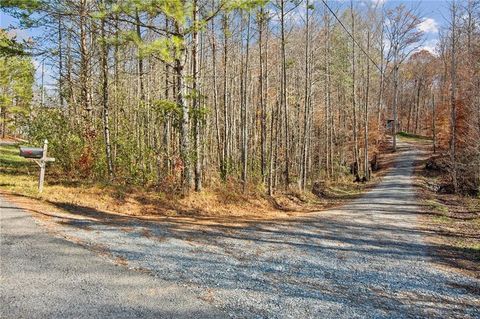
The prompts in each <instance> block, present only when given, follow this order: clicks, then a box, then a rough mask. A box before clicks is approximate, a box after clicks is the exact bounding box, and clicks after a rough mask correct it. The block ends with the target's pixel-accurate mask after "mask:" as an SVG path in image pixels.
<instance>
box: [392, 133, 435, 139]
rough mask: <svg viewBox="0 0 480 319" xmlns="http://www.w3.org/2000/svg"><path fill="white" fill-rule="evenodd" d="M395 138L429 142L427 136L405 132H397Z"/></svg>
mask: <svg viewBox="0 0 480 319" xmlns="http://www.w3.org/2000/svg"><path fill="white" fill-rule="evenodd" d="M397 136H399V137H403V138H406V139H413V140H431V138H430V137H428V136H422V135H416V134H411V133H407V132H398V133H397Z"/></svg>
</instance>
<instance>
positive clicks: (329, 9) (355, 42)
mask: <svg viewBox="0 0 480 319" xmlns="http://www.w3.org/2000/svg"><path fill="white" fill-rule="evenodd" d="M322 2H323V4H324V5H325V6H326V7H327V9H328V11H330V12H331V13H332V14H333V16H334V17H335V19H336V20H337V21H338V23H340V25H341V26H342V28H343V30H345V32H346V33H347V34H348V36H349V37H350V38H352V40H353V42H354V44H356V45H357V47H359V48H360V50H362V52H363V53H364V54H365V55H366V56H367V57H368V59H369V60H370V61H371V62H372V63H373V65H375V67H376V68H377V69H378V71H380V73H382V69H380V68H379V67H378V65H377V63H375V61H374V60H373V59H372V57H371V56H370V55H369V54H368V53H367V52H366V51H365V50H364V49H363V47H362V46H361V45H360V44H358V42H357V40H355V37H354V36H353V35H352V34H351V33H350V31H348V29H347V28H346V27H345V25H344V24H343V22H342V21H341V20H340V19H339V18H338V17H337V15H336V14H335V12H334V11H333V10H332V9H331V8H330V6H329V5H328V4H327V2H326V1H325V0H322Z"/></svg>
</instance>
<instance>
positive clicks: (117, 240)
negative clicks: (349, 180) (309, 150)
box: [1, 144, 480, 318]
mask: <svg viewBox="0 0 480 319" xmlns="http://www.w3.org/2000/svg"><path fill="white" fill-rule="evenodd" d="M400 146H401V147H400V149H401V153H400V155H399V156H398V159H397V160H396V162H395V165H394V167H393V168H392V169H391V170H390V171H389V173H388V174H387V175H386V176H385V177H384V179H383V180H382V182H381V183H380V184H379V185H378V186H377V187H375V188H374V189H373V190H371V191H370V192H368V193H367V194H365V195H364V196H363V197H361V198H359V199H357V200H355V201H353V202H351V203H350V204H348V205H346V206H343V207H341V208H338V209H335V210H329V211H323V212H318V213H312V214H309V215H308V216H307V217H303V218H295V219H293V218H292V219H285V220H279V221H275V222H257V223H248V224H243V225H237V226H233V225H230V226H225V225H218V224H215V223H214V222H213V221H209V220H207V219H205V220H193V219H183V220H178V219H170V220H165V221H163V222H161V223H159V222H151V221H150V222H149V221H142V220H132V219H125V218H120V217H116V216H115V215H109V214H104V216H102V218H100V219H99V218H98V216H99V215H100V214H101V213H100V212H97V214H88V213H83V214H82V218H81V219H79V218H73V219H72V216H65V217H63V218H62V217H56V218H53V219H50V220H45V219H38V220H37V223H39V224H42V225H43V226H46V227H49V228H50V229H52V228H53V229H55V231H56V232H57V235H56V236H57V239H52V238H50V237H48V235H47V234H44V233H42V235H41V240H40V239H39V240H29V238H30V237H31V236H33V235H32V234H29V233H27V234H25V231H24V230H22V227H23V226H22V225H21V224H19V223H23V222H22V220H24V219H26V217H25V216H24V214H23V213H22V215H21V216H22V217H17V216H16V215H15V213H13V212H12V213H8V212H9V210H7V211H6V212H7V214H5V213H4V212H3V210H2V218H3V219H6V217H8V218H10V219H12V218H13V220H11V221H4V222H2V223H5V224H6V225H9V224H7V223H17V227H19V230H18V231H16V232H13V230H8V229H7V230H6V229H5V228H7V227H6V226H5V225H4V226H3V229H2V236H3V237H5V236H6V237H7V239H2V281H3V282H5V281H6V282H7V284H8V288H3V287H4V284H2V288H1V289H2V290H1V292H2V300H6V301H8V303H7V306H4V305H5V303H4V302H3V301H2V305H3V306H2V311H3V312H5V311H15V310H16V309H18V307H21V306H22V305H24V303H23V304H22V303H21V302H22V298H23V297H22V296H25V295H26V293H24V290H25V289H26V290H27V292H28V295H27V296H28V298H33V297H34V296H38V294H43V293H44V291H45V290H49V291H50V290H51V291H57V289H58V288H57V287H58V286H59V284H58V283H57V282H55V280H60V282H65V280H66V279H64V278H65V277H64V276H66V275H67V276H70V278H77V277H76V276H79V277H78V278H82V277H87V278H88V276H93V277H92V280H93V279H98V280H99V281H98V282H97V281H94V282H92V284H91V286H90V287H91V288H92V290H91V292H92V293H93V292H94V291H97V290H99V291H106V288H104V287H103V285H107V282H105V281H102V280H100V278H102V277H103V276H108V278H110V279H109V281H110V280H111V281H112V283H111V284H110V283H108V285H109V286H108V287H109V288H110V289H115V288H114V287H112V286H116V287H117V288H116V289H118V285H119V283H118V281H119V280H120V279H118V276H120V277H121V278H125V277H127V278H130V277H128V276H132V277H131V278H132V281H129V282H128V283H127V285H128V291H129V292H130V289H133V291H134V292H137V293H138V294H140V293H141V292H142V291H145V290H148V289H155V287H157V285H158V283H160V285H167V286H168V285H170V286H173V287H174V288H172V289H173V290H174V291H176V292H178V293H180V290H179V288H178V287H179V286H180V287H186V288H187V290H188V293H185V295H183V290H181V293H182V295H180V296H178V295H176V296H178V297H179V298H181V300H183V301H182V303H180V302H179V301H177V300H176V299H175V298H176V297H175V298H170V299H169V300H170V301H169V302H168V301H167V302H166V303H167V304H168V305H167V306H166V307H167V309H170V311H172V312H173V311H175V309H176V308H175V302H177V305H180V304H182V306H181V307H179V308H178V309H176V310H177V311H178V310H181V313H182V314H187V313H189V311H192V312H191V313H190V314H191V317H197V318H198V317H204V315H203V314H200V315H198V314H195V313H194V312H193V311H199V310H198V309H199V308H197V306H198V305H200V304H199V303H198V299H196V298H195V297H193V296H196V297H197V298H200V300H201V301H204V302H205V303H206V304H208V305H209V306H208V307H205V308H202V309H203V310H205V316H206V314H210V312H211V311H213V310H211V309H221V310H222V311H224V312H225V313H226V314H228V316H230V317H233V318H426V317H428V318H480V281H479V280H477V279H473V278H471V277H467V276H465V275H462V274H459V273H456V272H451V271H448V270H446V269H443V268H438V267H437V266H434V264H433V263H432V262H431V259H430V257H429V255H428V251H429V250H430V248H431V247H430V246H429V245H428V244H427V243H426V241H425V236H428V235H430V234H427V233H425V232H424V231H421V230H419V229H418V228H417V218H418V217H419V214H418V213H417V212H418V211H419V207H418V203H417V201H416V198H415V189H414V186H413V178H412V173H413V168H412V163H413V161H414V160H415V159H416V158H417V156H418V155H419V153H418V152H417V151H416V150H414V149H412V148H411V147H410V146H409V145H408V144H400ZM4 205H5V204H4ZM18 214H20V213H18ZM15 218H20V219H18V220H17V221H15ZM27 223H31V222H30V221H27ZM28 227H29V229H32V230H31V231H32V232H33V229H34V226H33V225H30V226H28ZM37 229H38V227H36V228H35V231H34V234H35V236H39V235H38V233H39V232H40V230H37ZM4 232H6V235H5V234H3V233H4ZM9 236H10V237H9ZM60 238H67V239H68V240H73V241H75V242H81V243H82V245H83V246H86V247H90V248H92V249H94V248H95V249H94V250H97V249H98V247H101V248H102V250H105V251H107V252H108V254H106V255H103V256H102V257H97V256H94V255H92V254H91V253H89V252H88V251H86V250H85V249H83V248H79V247H78V246H75V245H74V244H67V243H66V242H65V241H64V240H63V239H60ZM16 240H26V241H27V242H26V244H25V245H28V249H27V247H25V248H24V249H22V250H21V251H20V252H12V251H11V250H12V248H9V247H10V245H16V244H15V243H14V241H16ZM4 241H5V242H4ZM29 241H31V243H30V242H29ZM42 241H45V242H47V243H52V245H60V246H61V247H62V249H60V250H59V249H56V248H54V247H52V248H54V249H53V250H54V251H52V249H50V248H49V246H48V245H47V244H42V243H41V242H42ZM4 247H5V248H4ZM37 249H41V250H44V251H47V250H49V251H50V252H49V253H48V255H47V256H48V258H49V259H48V260H47V259H45V258H37V259H36V260H35V259H34V262H33V263H30V264H29V265H28V267H27V266H24V265H23V264H28V260H29V258H31V256H30V255H33V256H35V254H36V252H35V251H36V250H37ZM4 251H7V256H10V257H8V259H7V260H6V261H5V260H3V255H4ZM70 258H73V259H74V260H73V261H70ZM16 259H19V261H16ZM50 259H51V260H50ZM119 260H121V261H123V263H124V264H126V265H125V266H121V267H115V266H113V265H114V263H115V262H118V261H119ZM9 263H12V264H11V265H10V264H9ZM42 263H43V265H42ZM57 263H60V264H64V266H62V267H63V268H62V269H63V270H64V271H61V272H55V273H52V274H50V273H49V272H48V271H47V269H48V268H49V267H50V266H51V265H52V264H57ZM85 263H86V264H88V265H90V266H89V267H80V266H79V265H80V264H85ZM7 264H8V265H7ZM70 266H71V267H72V268H70ZM4 267H5V268H6V270H7V271H4ZM25 267H27V268H28V269H27V270H24V268H25ZM37 267H41V269H40V270H37ZM128 269H130V271H131V272H129V273H128V275H127V272H128ZM139 270H142V271H147V272H148V273H149V274H150V276H151V277H152V280H151V281H149V280H147V279H144V277H143V276H140V275H138V274H135V273H136V272H138V271H139ZM35 272H39V273H40V274H41V275H42V276H41V277H38V276H36V274H35ZM25 275H27V276H29V278H30V279H23V278H24V277H23V276H25ZM43 276H50V277H51V279H49V280H48V282H49V283H48V286H47V285H46V284H43V282H42V279H41V278H43ZM122 276H123V277H122ZM136 276H139V277H140V278H142V279H141V280H134V279H133V278H135V277H136ZM37 278H40V279H37ZM54 278H56V279H54ZM153 278H154V279H153ZM30 280H31V281H33V283H30V284H29V281H30ZM78 280H81V279H78ZM143 285H146V286H145V287H143ZM45 287H48V288H45ZM60 287H63V286H61V285H60ZM142 287H143V289H144V290H142ZM150 287H151V288H150ZM14 288H16V289H14ZM157 288H158V287H157ZM12 289H14V290H13V291H12ZM42 289H43V290H42ZM32 290H34V292H31V291H32ZM125 290H126V289H124V291H125ZM59 291H62V289H60V290H59ZM71 291H72V292H73V294H74V296H72V297H71V298H70V297H66V296H65V295H62V294H59V295H58V297H57V298H58V300H62V298H65V300H66V301H72V300H79V301H81V302H80V305H85V304H88V302H89V301H90V302H92V299H91V297H90V295H89V294H83V299H82V298H81V296H82V294H81V293H80V292H78V291H75V290H71ZM118 293H120V292H118ZM99 295H100V294H98V296H99ZM164 296H165V293H164V295H163V296H162V295H160V296H156V298H158V300H162V297H164ZM152 298H153V297H152ZM186 299H187V300H190V299H192V300H193V299H195V302H192V306H190V307H189V308H187V309H185V308H183V303H184V302H185V300H186ZM95 300H96V299H95ZM121 300H125V299H121ZM118 301H120V299H117V300H115V299H110V300H108V301H105V304H107V305H108V307H107V308H106V310H105V311H108V310H113V309H116V308H115V305H117V302H118ZM54 302H55V301H52V303H50V305H48V306H46V307H47V308H48V309H49V308H51V307H52V306H54V305H55V304H54ZM96 302H97V305H99V304H102V303H103V301H102V300H96ZM137 302H140V301H137ZM78 303H79V302H77V303H76V304H75V306H74V308H75V307H77V304H78ZM187 304H188V302H187ZM69 305H70V304H66V305H64V306H63V309H66V310H67V309H68V310H69ZM38 306H39V305H38ZM29 307H34V306H29ZM72 307H73V306H72ZM47 308H46V309H47ZM93 309H95V308H93ZM89 310H90V311H92V314H93V313H94V312H93V311H94V310H92V309H91V307H90V308H89ZM17 311H18V310H17ZM160 317H161V316H160Z"/></svg>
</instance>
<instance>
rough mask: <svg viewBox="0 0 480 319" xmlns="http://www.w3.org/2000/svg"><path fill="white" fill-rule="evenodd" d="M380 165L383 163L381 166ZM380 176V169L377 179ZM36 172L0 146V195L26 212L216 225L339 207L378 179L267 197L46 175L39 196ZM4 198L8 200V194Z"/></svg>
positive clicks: (235, 190)
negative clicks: (84, 212) (64, 210)
mask: <svg viewBox="0 0 480 319" xmlns="http://www.w3.org/2000/svg"><path fill="white" fill-rule="evenodd" d="M386 158H388V156H387V157H386ZM385 167H388V165H387V164H385ZM382 172H383V171H380V172H379V173H378V176H380V175H381V174H382ZM37 174H38V167H37V166H36V164H34V163H32V162H30V161H27V160H25V159H23V158H21V157H19V156H18V149H17V148H16V147H15V146H0V189H1V192H2V193H3V194H9V195H15V196H16V201H17V202H20V204H21V205H25V207H27V208H29V209H32V208H35V206H37V208H38V209H36V210H42V205H47V206H46V207H44V211H45V209H47V208H48V209H49V210H48V211H52V205H53V206H56V207H57V209H58V208H59V207H62V206H66V205H68V206H69V207H72V206H75V207H77V209H82V208H85V209H87V208H88V209H94V210H97V211H102V212H106V213H109V214H116V215H120V216H135V217H148V218H153V219H154V218H200V219H204V218H210V219H216V220H217V221H218V222H222V223H236V222H239V221H242V220H274V219H281V218H288V217H294V216H298V215H300V214H305V213H308V212H312V211H319V210H322V209H325V208H329V207H332V206H338V205H341V204H343V203H345V202H346V201H348V200H351V199H352V198H355V197H358V196H359V195H360V194H361V193H362V192H364V191H365V190H366V189H367V188H369V187H371V186H372V185H374V184H375V183H377V182H378V181H379V177H375V176H374V178H372V180H371V181H370V182H369V183H365V184H362V183H354V182H352V181H351V178H344V179H341V180H339V181H337V182H335V183H333V182H327V183H326V184H325V185H326V193H327V196H325V197H323V198H319V197H317V196H315V195H314V194H312V193H311V192H300V191H289V192H278V193H277V194H275V195H274V196H267V195H265V192H264V191H262V190H259V189H258V188H253V187H252V188H251V189H247V190H246V191H244V190H243V189H242V187H241V185H240V184H238V183H235V182H227V183H217V184H214V185H211V186H209V188H207V189H205V190H203V191H201V192H198V193H197V192H192V193H191V194H190V195H188V196H186V197H185V196H180V195H178V194H175V193H166V192H162V191H159V190H155V189H146V188H142V187H135V186H121V185H106V184H100V183H93V184H92V183H88V182H81V181H65V180H62V179H61V178H58V177H56V176H51V175H50V176H49V175H47V177H46V185H45V188H44V192H43V193H42V194H41V195H39V194H38V193H37ZM47 174H48V169H47ZM376 175H377V174H376ZM10 199H14V197H12V196H10ZM29 200H30V201H29ZM31 200H34V201H33V202H32V201H31ZM39 200H40V201H39ZM35 203H41V204H35ZM48 204H51V205H49V206H48Z"/></svg>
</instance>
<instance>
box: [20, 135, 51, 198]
mask: <svg viewBox="0 0 480 319" xmlns="http://www.w3.org/2000/svg"><path fill="white" fill-rule="evenodd" d="M47 150H48V141H47V140H45V142H44V143H43V149H41V148H28V147H23V148H22V147H20V156H23V157H25V158H29V159H33V160H34V161H35V163H37V165H38V166H40V176H39V177H38V192H39V193H41V192H42V191H43V182H44V181H45V168H46V166H47V162H54V161H55V158H53V157H47Z"/></svg>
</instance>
